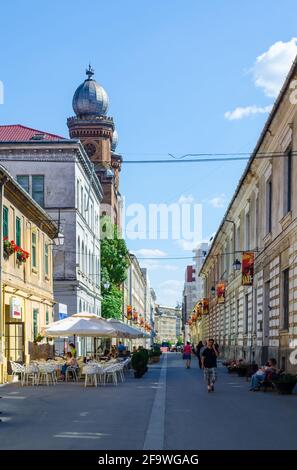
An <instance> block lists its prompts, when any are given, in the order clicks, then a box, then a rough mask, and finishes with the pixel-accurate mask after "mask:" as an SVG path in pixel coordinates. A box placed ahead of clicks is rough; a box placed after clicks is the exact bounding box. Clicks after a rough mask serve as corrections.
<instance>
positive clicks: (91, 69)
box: [86, 64, 95, 80]
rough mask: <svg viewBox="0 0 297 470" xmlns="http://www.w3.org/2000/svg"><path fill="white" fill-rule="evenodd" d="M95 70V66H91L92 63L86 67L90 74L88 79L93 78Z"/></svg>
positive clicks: (87, 72)
mask: <svg viewBox="0 0 297 470" xmlns="http://www.w3.org/2000/svg"><path fill="white" fill-rule="evenodd" d="M94 73H95V71H94V69H93V67H92V66H91V64H89V68H88V69H86V74H87V76H88V80H91V79H92V76H93V75H94Z"/></svg>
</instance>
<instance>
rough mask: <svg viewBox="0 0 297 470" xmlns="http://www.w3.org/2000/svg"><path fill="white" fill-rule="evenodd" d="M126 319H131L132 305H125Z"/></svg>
mask: <svg viewBox="0 0 297 470" xmlns="http://www.w3.org/2000/svg"><path fill="white" fill-rule="evenodd" d="M127 320H132V305H127Z"/></svg>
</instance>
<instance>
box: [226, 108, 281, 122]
mask: <svg viewBox="0 0 297 470" xmlns="http://www.w3.org/2000/svg"><path fill="white" fill-rule="evenodd" d="M271 109H272V105H268V106H263V107H261V106H256V105H253V106H246V107H241V106H238V107H237V108H235V109H233V111H227V112H226V113H225V114H224V116H225V118H226V119H228V120H229V121H234V120H237V119H242V118H245V117H248V116H251V115H252V114H265V113H270V111H271Z"/></svg>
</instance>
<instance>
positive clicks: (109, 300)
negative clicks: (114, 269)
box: [101, 286, 123, 319]
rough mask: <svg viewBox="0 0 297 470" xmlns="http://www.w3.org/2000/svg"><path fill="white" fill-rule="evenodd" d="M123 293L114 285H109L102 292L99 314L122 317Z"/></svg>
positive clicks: (106, 316) (108, 316) (107, 316)
mask: <svg viewBox="0 0 297 470" xmlns="http://www.w3.org/2000/svg"><path fill="white" fill-rule="evenodd" d="M122 305H123V293H122V291H121V290H120V289H119V288H118V287H116V286H111V287H110V288H109V289H108V290H106V291H105V293H104V294H103V299H102V303H101V314H102V317H104V318H117V319H120V318H122Z"/></svg>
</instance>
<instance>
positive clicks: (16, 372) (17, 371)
mask: <svg viewBox="0 0 297 470" xmlns="http://www.w3.org/2000/svg"><path fill="white" fill-rule="evenodd" d="M10 365H11V370H12V376H13V377H17V378H18V380H19V379H20V383H21V384H22V381H23V374H24V372H25V366H22V365H21V364H19V363H18V362H14V361H10Z"/></svg>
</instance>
